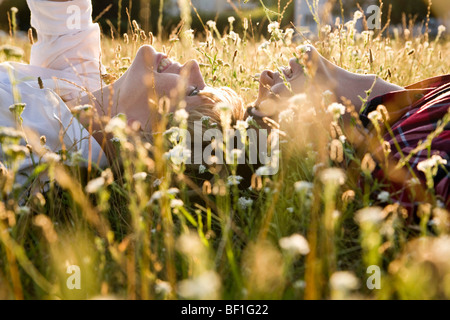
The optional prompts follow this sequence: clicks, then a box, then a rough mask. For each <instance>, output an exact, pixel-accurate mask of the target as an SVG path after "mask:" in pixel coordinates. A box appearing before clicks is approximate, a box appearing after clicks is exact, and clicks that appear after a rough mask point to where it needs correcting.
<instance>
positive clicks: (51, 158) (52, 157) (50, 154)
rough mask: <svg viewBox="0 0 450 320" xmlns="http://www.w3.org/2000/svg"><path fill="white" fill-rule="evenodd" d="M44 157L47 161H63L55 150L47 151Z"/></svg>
mask: <svg viewBox="0 0 450 320" xmlns="http://www.w3.org/2000/svg"><path fill="white" fill-rule="evenodd" d="M42 158H43V159H44V161H45V162H48V163H55V162H60V161H61V156H59V155H57V154H56V153H54V152H47V153H46V154H44V155H43V156H42Z"/></svg>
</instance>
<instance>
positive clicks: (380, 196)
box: [377, 191, 391, 202]
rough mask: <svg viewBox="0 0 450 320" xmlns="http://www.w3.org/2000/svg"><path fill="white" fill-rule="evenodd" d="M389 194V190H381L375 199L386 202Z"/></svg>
mask: <svg viewBox="0 0 450 320" xmlns="http://www.w3.org/2000/svg"><path fill="white" fill-rule="evenodd" d="M390 196H391V195H390V194H389V192H387V191H381V192H380V193H379V194H378V196H377V199H378V200H379V201H382V202H388V201H389V198H390Z"/></svg>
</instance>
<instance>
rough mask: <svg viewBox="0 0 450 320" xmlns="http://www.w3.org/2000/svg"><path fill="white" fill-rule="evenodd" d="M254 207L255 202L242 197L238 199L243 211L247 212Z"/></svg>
mask: <svg viewBox="0 0 450 320" xmlns="http://www.w3.org/2000/svg"><path fill="white" fill-rule="evenodd" d="M252 205H253V200H252V199H249V198H245V197H240V198H239V199H238V206H239V208H241V210H247V208H250V207H251V206H252Z"/></svg>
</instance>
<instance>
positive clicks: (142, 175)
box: [133, 172, 148, 181]
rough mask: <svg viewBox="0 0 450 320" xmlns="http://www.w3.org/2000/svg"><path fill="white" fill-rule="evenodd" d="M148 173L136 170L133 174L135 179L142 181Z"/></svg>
mask: <svg viewBox="0 0 450 320" xmlns="http://www.w3.org/2000/svg"><path fill="white" fill-rule="evenodd" d="M147 176H148V174H147V173H146V172H138V173H135V174H134V175H133V179H134V180H135V181H144V180H145V179H147Z"/></svg>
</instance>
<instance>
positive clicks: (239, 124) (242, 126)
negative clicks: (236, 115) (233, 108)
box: [234, 120, 248, 131]
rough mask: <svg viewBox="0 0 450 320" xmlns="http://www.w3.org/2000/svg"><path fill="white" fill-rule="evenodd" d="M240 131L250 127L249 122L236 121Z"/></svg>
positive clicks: (236, 126)
mask: <svg viewBox="0 0 450 320" xmlns="http://www.w3.org/2000/svg"><path fill="white" fill-rule="evenodd" d="M234 127H235V128H236V129H237V130H239V131H245V130H246V129H247V128H248V122H247V121H244V120H238V121H236V125H235V126H234Z"/></svg>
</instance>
